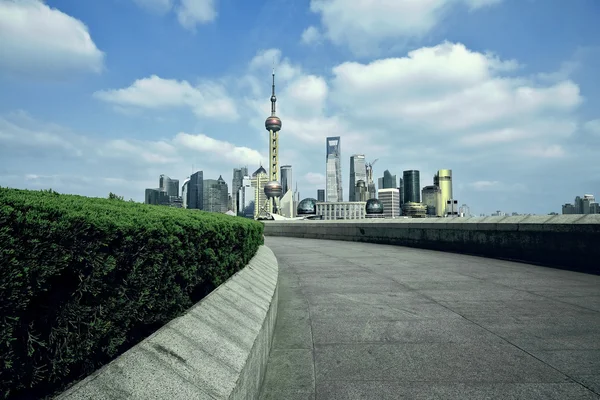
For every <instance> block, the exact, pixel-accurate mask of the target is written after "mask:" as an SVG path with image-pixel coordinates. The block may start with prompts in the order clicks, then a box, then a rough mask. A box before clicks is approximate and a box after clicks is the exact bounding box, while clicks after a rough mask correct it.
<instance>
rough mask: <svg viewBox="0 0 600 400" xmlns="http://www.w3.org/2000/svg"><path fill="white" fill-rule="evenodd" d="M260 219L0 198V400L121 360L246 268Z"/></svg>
mask: <svg viewBox="0 0 600 400" xmlns="http://www.w3.org/2000/svg"><path fill="white" fill-rule="evenodd" d="M261 244H263V226H262V225H261V224H260V223H258V222H255V221H252V220H248V219H244V218H237V217H231V216H227V215H223V214H213V213H206V212H202V211H197V210H186V209H176V208H170V207H165V206H150V205H145V204H139V203H132V202H125V201H119V200H116V199H99V198H87V197H82V196H73V195H59V194H57V193H55V192H52V191H42V192H36V191H28V190H16V189H6V188H0V318H1V320H0V354H1V355H2V358H1V361H0V362H1V365H0V370H1V371H0V385H1V386H0V396H2V397H4V398H17V397H18V398H23V397H26V398H41V397H45V396H48V395H51V394H54V393H56V392H57V391H61V390H64V389H65V388H66V387H67V385H68V384H70V383H73V382H74V381H77V380H79V379H80V378H82V377H85V376H87V375H89V374H90V373H92V372H93V371H95V370H96V369H98V368H99V367H100V366H101V365H103V364H105V363H107V362H109V361H110V360H112V359H114V358H115V357H116V356H118V355H119V354H121V353H123V352H124V351H125V350H127V349H128V348H130V347H131V346H133V345H135V344H136V343H138V342H139V341H140V340H142V339H143V338H145V337H147V336H148V335H150V334H151V333H153V332H154V331H155V330H156V329H158V328H160V327H161V326H163V325H164V324H165V323H167V322H168V321H170V320H171V319H173V318H175V317H177V316H178V315H180V314H182V313H183V312H184V311H185V310H186V309H188V308H189V307H190V306H192V305H193V304H194V303H195V302H197V301H198V300H199V299H200V298H201V297H202V296H204V295H206V294H207V293H208V292H210V290H212V288H214V287H216V286H218V285H220V284H221V283H222V282H224V281H225V280H227V279H228V278H229V277H230V276H231V275H233V274H234V273H235V272H236V271H238V270H240V269H241V268H243V267H244V266H245V265H246V264H247V263H248V262H249V261H250V259H251V258H252V257H253V256H254V254H255V253H256V251H257V250H258V247H259V246H260V245H261Z"/></svg>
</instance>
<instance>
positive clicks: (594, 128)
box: [583, 119, 600, 137]
mask: <svg viewBox="0 0 600 400" xmlns="http://www.w3.org/2000/svg"><path fill="white" fill-rule="evenodd" d="M583 129H584V130H585V131H586V132H588V133H591V134H592V135H595V136H598V137H600V119H593V120H591V121H587V122H585V123H584V124H583Z"/></svg>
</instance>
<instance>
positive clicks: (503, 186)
mask: <svg viewBox="0 0 600 400" xmlns="http://www.w3.org/2000/svg"><path fill="white" fill-rule="evenodd" d="M468 186H470V187H471V188H472V189H474V190H476V191H480V192H508V191H521V192H522V191H525V190H526V189H527V188H526V186H525V185H523V184H522V183H511V184H507V183H504V182H499V181H476V182H472V183H470V184H469V185H468Z"/></svg>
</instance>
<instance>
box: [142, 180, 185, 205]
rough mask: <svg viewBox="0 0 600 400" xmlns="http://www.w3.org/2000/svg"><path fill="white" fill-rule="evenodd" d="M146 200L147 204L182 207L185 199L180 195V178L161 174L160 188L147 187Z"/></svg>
mask: <svg viewBox="0 0 600 400" xmlns="http://www.w3.org/2000/svg"><path fill="white" fill-rule="evenodd" d="M144 197H145V198H144V202H145V203H146V204H155V205H163V206H170V207H178V208H181V207H182V206H183V201H182V199H181V197H179V180H177V179H171V178H169V177H168V176H167V175H160V177H159V178H158V188H156V189H146V192H145V196H144Z"/></svg>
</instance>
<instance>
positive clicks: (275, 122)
mask: <svg viewBox="0 0 600 400" xmlns="http://www.w3.org/2000/svg"><path fill="white" fill-rule="evenodd" d="M276 102H277V97H275V69H273V85H272V86H271V116H270V117H268V118H267V120H266V121H265V128H266V129H267V130H268V131H269V182H268V183H267V184H266V185H265V194H266V195H267V211H268V212H274V213H277V200H278V198H279V197H281V195H282V194H283V193H282V192H283V188H282V186H281V183H280V182H279V131H280V130H281V120H280V119H279V117H278V116H276V115H275V103H276Z"/></svg>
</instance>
